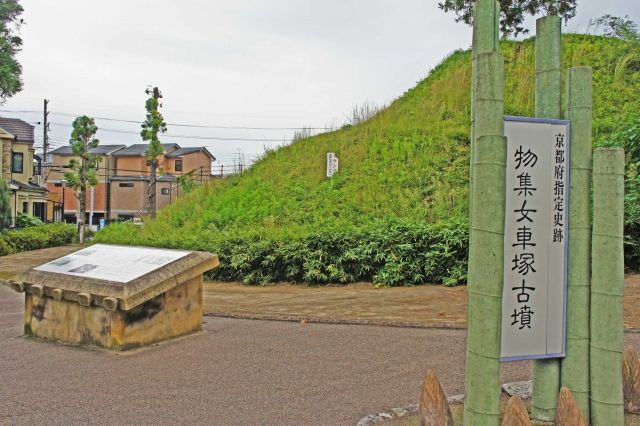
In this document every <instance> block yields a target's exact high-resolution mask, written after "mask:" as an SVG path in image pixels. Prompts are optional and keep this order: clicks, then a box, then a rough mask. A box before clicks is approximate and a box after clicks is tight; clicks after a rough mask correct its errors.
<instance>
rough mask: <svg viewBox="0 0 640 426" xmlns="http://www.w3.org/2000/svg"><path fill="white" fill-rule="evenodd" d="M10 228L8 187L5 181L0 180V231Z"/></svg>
mask: <svg viewBox="0 0 640 426" xmlns="http://www.w3.org/2000/svg"><path fill="white" fill-rule="evenodd" d="M10 226H11V205H10V204H9V187H8V186H7V181H6V180H4V179H0V229H7V228H8V227H10Z"/></svg>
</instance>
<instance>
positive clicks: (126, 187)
mask: <svg viewBox="0 0 640 426" xmlns="http://www.w3.org/2000/svg"><path fill="white" fill-rule="evenodd" d="M147 147H148V145H147V144H134V145H130V146H125V145H99V146H98V147H97V148H95V149H94V150H92V151H91V153H92V154H94V155H98V156H99V157H100V162H99V166H98V170H97V172H96V174H97V176H96V177H97V180H98V185H96V186H95V187H94V189H93V216H92V218H93V219H92V222H91V223H92V224H93V225H97V224H98V223H99V220H100V219H101V218H105V219H107V220H113V219H133V218H136V217H140V216H144V215H146V214H148V208H149V203H148V188H149V175H150V165H149V162H148V161H147V159H146V156H145V152H146V150H147ZM162 147H163V149H164V152H163V154H161V155H159V156H158V170H157V178H156V180H157V183H156V206H157V209H158V210H160V209H161V208H163V207H164V206H166V205H168V204H170V203H172V202H173V201H174V200H175V199H176V198H177V197H178V196H180V195H181V192H182V191H181V189H180V188H179V184H178V177H179V176H181V175H184V174H190V175H191V176H192V178H193V180H194V181H195V183H197V184H202V183H205V182H207V181H208V180H209V179H210V178H211V163H212V162H213V161H214V160H215V157H214V156H213V155H212V154H211V152H209V151H208V150H207V149H206V148H204V147H196V148H181V147H180V146H179V145H178V144H175V143H171V144H162ZM51 156H52V165H51V172H50V173H49V179H48V187H49V190H50V191H51V192H52V193H55V194H57V196H58V198H59V199H61V200H62V199H64V210H65V220H67V221H70V222H75V221H76V214H77V208H78V204H77V197H76V194H75V191H74V190H72V189H69V188H66V189H65V188H64V171H65V170H64V166H66V165H68V164H69V160H70V159H71V158H73V153H72V151H71V148H70V147H63V148H58V149H56V150H54V151H52V152H51ZM91 200H92V197H91V193H90V192H89V193H88V194H87V218H86V220H87V223H89V222H88V220H89V217H90V215H91Z"/></svg>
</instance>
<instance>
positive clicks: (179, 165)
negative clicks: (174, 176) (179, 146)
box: [176, 159, 182, 172]
mask: <svg viewBox="0 0 640 426" xmlns="http://www.w3.org/2000/svg"><path fill="white" fill-rule="evenodd" d="M181 171H182V159H177V160H176V172H181Z"/></svg>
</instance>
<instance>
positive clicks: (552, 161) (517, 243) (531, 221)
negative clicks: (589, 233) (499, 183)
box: [501, 117, 569, 360]
mask: <svg viewBox="0 0 640 426" xmlns="http://www.w3.org/2000/svg"><path fill="white" fill-rule="evenodd" d="M505 135H506V136H507V170H506V182H507V187H506V214H505V235H504V245H505V247H504V249H505V265H504V288H503V296H502V297H503V300H502V316H503V318H502V351H501V358H502V359H503V360H514V359H526V358H550V357H560V356H563V354H564V330H565V321H564V319H565V304H566V302H565V300H566V298H565V294H566V247H567V246H566V244H567V238H566V230H567V220H566V218H567V206H568V204H567V203H568V164H569V163H568V157H569V155H568V146H569V145H568V144H569V123H568V122H567V121H562V120H542V119H532V118H522V117H507V118H506V119H505Z"/></svg>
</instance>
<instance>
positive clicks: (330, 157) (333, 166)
mask: <svg viewBox="0 0 640 426" xmlns="http://www.w3.org/2000/svg"><path fill="white" fill-rule="evenodd" d="M337 171H338V157H337V156H336V154H334V153H333V152H329V153H327V177H331V176H333V175H334V174H335V173H336V172H337Z"/></svg>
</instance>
